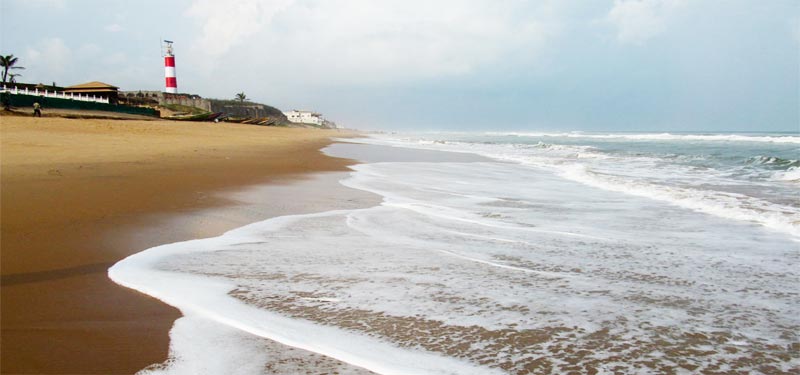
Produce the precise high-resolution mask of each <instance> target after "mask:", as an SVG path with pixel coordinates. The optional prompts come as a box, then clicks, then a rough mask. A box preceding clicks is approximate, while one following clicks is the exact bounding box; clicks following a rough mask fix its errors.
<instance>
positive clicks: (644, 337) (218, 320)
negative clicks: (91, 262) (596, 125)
mask: <svg viewBox="0 0 800 375" xmlns="http://www.w3.org/2000/svg"><path fill="white" fill-rule="evenodd" d="M352 147H358V146H352ZM339 156H345V155H339ZM342 183H343V184H345V185H347V186H349V187H352V188H355V189H359V190H364V191H368V192H372V193H374V194H378V195H379V196H381V197H382V199H383V202H382V203H381V204H380V205H378V206H375V207H368V208H363V209H352V210H338V211H329V212H322V213H317V214H309V215H295V216H289V217H281V218H276V219H270V220H267V221H264V222H260V223H254V224H252V225H249V226H246V227H243V228H240V229H237V230H234V231H231V232H228V233H226V234H225V235H223V236H221V237H217V238H212V239H206V240H196V241H190V242H184V243H179V244H171V245H165V246H162V247H159V248H154V249H150V250H147V251H145V252H143V253H140V254H136V255H134V256H132V257H130V258H127V259H125V260H123V261H122V262H120V263H118V264H117V265H115V266H114V267H113V268H112V269H111V270H110V271H109V275H110V276H111V277H112V278H113V279H114V280H115V281H117V282H119V283H121V284H123V285H126V286H129V287H132V288H134V289H138V290H140V291H143V292H145V293H148V294H150V295H153V296H154V297H156V298H159V299H161V300H163V301H165V302H167V303H169V304H172V305H174V306H176V307H178V308H180V309H181V311H182V312H183V313H184V314H185V315H186V316H187V317H188V318H189V319H203V320H207V321H211V322H214V323H215V324H222V325H224V326H227V327H231V328H234V329H236V330H239V331H241V332H246V333H249V334H252V335H255V336H259V337H265V338H270V339H273V340H276V341H278V342H281V343H284V344H286V345H290V346H293V347H297V348H301V349H304V350H308V351H312V352H315V353H321V354H324V355H326V356H330V357H332V358H336V359H339V360H341V361H343V362H346V363H350V364H354V365H356V366H360V367H363V368H366V369H370V370H372V371H375V372H378V373H387V374H389V373H410V374H420V373H432V374H439V373H466V374H468V373H498V372H499V373H565V372H568V371H578V372H595V371H596V372H598V373H606V372H607V373H613V372H615V371H616V372H620V371H621V372H627V373H660V372H664V371H674V372H681V371H684V370H685V369H688V368H691V369H693V371H698V372H699V371H704V370H708V371H712V370H715V369H725V368H728V369H736V370H740V371H749V372H753V373H758V372H765V371H767V370H765V369H776V370H777V371H789V370H790V369H792V368H796V367H797V365H798V363H799V362H798V358H797V354H796V350H794V349H792V348H796V346H797V345H798V336H797V332H798V331H800V320H798V316H800V310H798V306H800V295H798V293H797V285H798V283H799V282H800V275H798V272H797V263H798V251H797V244H796V243H795V242H793V241H792V237H790V236H788V235H783V234H780V233H775V232H770V231H767V230H764V229H763V228H762V227H761V226H759V225H754V224H753V223H750V222H744V221H737V220H726V219H723V218H718V217H716V216H712V215H707V214H704V213H701V212H695V211H693V210H688V209H685V208H682V207H679V206H676V205H672V204H666V203H664V202H659V201H657V200H652V199H648V198H644V197H638V196H632V195H630V194H628V193H623V192H618V191H610V190H608V189H597V188H595V187H593V186H590V185H587V184H585V183H578V182H577V181H573V180H569V179H565V178H564V177H563V176H560V175H559V174H557V173H553V171H551V170H547V169H542V168H538V167H531V166H529V165H525V164H514V163H501V162H486V161H484V162H472V163H461V162H448V163H431V162H415V163H408V162H381V163H370V164H361V165H357V166H355V167H353V173H352V174H351V175H350V177H349V178H347V179H345V180H344V181H342ZM176 332H180V330H179V331H176ZM231 342H234V344H233V345H234V346H235V345H239V344H235V341H231ZM190 345H191V344H190ZM242 345H249V344H247V343H244V344H242ZM175 349H176V351H177V353H173V354H174V355H175V356H174V358H176V360H175V363H180V361H181V360H182V359H181V358H183V360H184V361H191V358H192V356H190V355H186V356H181V354H180V352H182V351H185V350H187V349H181V348H180V347H176V348H175ZM233 349H235V348H233ZM195 352H197V351H195ZM241 353H252V352H251V349H247V348H242V351H241V352H240V354H241ZM220 354H222V353H214V352H213V351H210V352H209V353H207V356H217V355H220ZM247 355H248V354H241V355H236V356H234V355H230V357H231V358H239V359H236V361H241V360H244V359H241V358H245V357H246V356H247ZM251 355H252V356H253V361H255V362H259V363H261V362H263V361H264V360H265V359H264V358H263V357H262V356H260V355H257V354H251ZM243 356H244V357H243ZM266 360H267V361H269V359H266ZM178 367H180V366H175V368H178ZM168 371H169V369H168ZM253 371H254V372H253V373H257V372H255V371H256V370H253ZM173 373H178V372H173Z"/></svg>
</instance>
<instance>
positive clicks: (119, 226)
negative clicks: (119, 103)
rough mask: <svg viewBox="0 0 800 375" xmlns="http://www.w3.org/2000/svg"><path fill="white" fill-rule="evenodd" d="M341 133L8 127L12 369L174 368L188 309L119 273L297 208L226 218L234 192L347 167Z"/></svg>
mask: <svg viewBox="0 0 800 375" xmlns="http://www.w3.org/2000/svg"><path fill="white" fill-rule="evenodd" d="M341 135H343V134H341V133H335V132H333V131H320V130H306V129H288V128H266V127H258V126H248V125H235V124H212V123H182V122H169V121H117V120H99V119H98V120H86V119H82V120H78V119H75V120H71V119H61V118H41V119H34V118H30V117H17V116H4V117H2V118H0V140H1V141H2V143H1V144H0V146H1V150H2V151H1V154H0V161H1V162H2V164H1V166H2V170H1V172H2V179H1V180H0V181H1V182H2V185H1V186H0V188H1V191H2V207H1V208H2V212H1V216H0V220H1V223H2V243H1V246H0V247H1V248H2V252H1V253H0V255H2V259H1V260H2V262H1V264H2V352H3V360H2V373H4V374H31V373H47V374H68V373H69V374H73V373H80V374H127V373H134V372H136V371H138V370H140V369H142V368H144V367H146V366H148V365H150V364H153V363H159V362H162V361H164V360H165V359H166V357H167V349H168V344H169V336H168V331H169V329H170V327H171V326H172V324H173V321H174V320H175V319H176V318H178V317H179V316H180V314H179V312H178V311H177V310H175V309H173V308H170V307H169V306H167V305H165V304H163V303H161V302H159V301H157V300H155V299H152V298H149V297H147V296H145V295H142V294H140V293H137V292H135V291H132V290H128V289H126V288H123V287H120V286H118V285H116V284H114V283H113V282H111V281H110V280H109V279H108V278H107V275H106V270H107V269H108V268H109V267H110V266H111V265H112V264H114V263H115V262H117V261H118V260H120V259H122V258H124V257H126V256H128V255H131V254H133V253H136V252H138V251H141V250H144V249H146V248H149V247H152V246H156V245H159V244H163V243H170V242H176V241H181V240H188V239H192V238H199V237H208V236H213V235H218V234H220V233H222V232H223V231H225V230H228V229H232V228H234V227H237V226H239V225H242V224H243V223H246V222H247V221H248V220H258V219H263V218H264V217H260V216H264V215H267V216H269V215H273V214H276V213H281V214H285V213H286V211H291V210H294V209H296V208H297V207H298V205H300V204H301V202H297V201H295V202H293V203H291V202H290V201H292V200H293V199H294V200H296V199H297V197H287V196H277V197H275V199H266V200H265V202H262V205H261V207H262V208H261V209H260V210H259V211H258V212H256V213H253V212H250V213H248V214H243V215H242V218H241V219H238V220H231V219H230V218H231V217H232V215H233V216H236V215H238V214H237V213H233V214H228V215H226V216H220V215H216V214H214V212H215V211H214V209H221V208H224V207H227V208H226V209H227V210H228V211H230V210H231V208H230V207H232V206H234V205H235V202H233V201H232V200H230V199H226V198H225V197H224V195H222V194H221V193H223V192H226V191H232V190H236V189H237V188H241V187H244V186H251V185H255V184H263V183H278V184H283V183H287V182H289V181H296V180H298V179H300V178H302V177H303V176H304V175H308V173H311V172H325V171H343V170H346V166H347V165H348V164H350V163H352V162H351V161H349V160H344V159H335V158H331V157H327V156H324V155H323V154H322V153H320V151H319V150H320V148H322V147H323V146H325V145H327V144H329V143H330V142H331V141H330V140H329V138H330V137H331V136H341ZM282 194H284V195H291V194H292V191H291V189H284V190H283V193H282ZM270 207H272V208H270ZM233 211H236V210H235V209H234V210H233ZM272 211H274V212H272ZM242 212H243V210H240V212H239V214H241V213H242ZM247 215H250V216H259V217H245V216H247Z"/></svg>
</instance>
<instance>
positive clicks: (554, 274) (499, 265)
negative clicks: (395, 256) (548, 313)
mask: <svg viewBox="0 0 800 375" xmlns="http://www.w3.org/2000/svg"><path fill="white" fill-rule="evenodd" d="M437 251H438V252H440V253H443V254H447V255H450V256H453V257H456V258H459V259H464V260H468V261H470V262H475V263H481V264H486V265H489V266H492V267H497V268H503V269H507V270H512V271H519V272H524V273H533V274H538V275H542V276H549V277H552V278H555V279H563V278H573V277H574V276H572V275H565V274H562V273H557V272H550V271H537V270H532V269H530V268H524V267H516V266H509V265H507V264H502V263H494V262H490V261H488V260H483V259H478V258H473V257H468V256H466V255H462V254H458V253H454V252H452V251H447V250H437Z"/></svg>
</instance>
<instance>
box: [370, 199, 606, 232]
mask: <svg viewBox="0 0 800 375" xmlns="http://www.w3.org/2000/svg"><path fill="white" fill-rule="evenodd" d="M382 204H383V205H385V206H391V207H397V208H405V209H408V210H411V211H414V212H417V213H420V214H423V215H428V216H433V217H438V218H442V219H447V220H454V221H461V222H464V223H470V224H476V225H481V226H485V227H490V228H499V229H508V230H518V231H525V232H533V233H545V234H557V235H562V236H569V237H579V238H588V239H593V240H598V241H608V240H609V239H607V238H603V237H596V236H590V235H588V234H580V233H572V232H563V231H557V230H546V229H534V228H523V227H512V226H507V225H497V224H491V223H484V222H480V221H477V220H471V219H466V218H461V217H456V216H451V215H444V214H440V213H434V212H430V211H429V210H424V209H419V208H416V207H415V206H424V207H431V208H437V207H438V208H444V207H440V206H435V205H429V204H420V203H391V202H383V203H382Z"/></svg>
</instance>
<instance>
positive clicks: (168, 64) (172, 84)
mask: <svg viewBox="0 0 800 375" xmlns="http://www.w3.org/2000/svg"><path fill="white" fill-rule="evenodd" d="M164 43H165V44H166V46H165V47H166V53H165V54H164V78H165V79H166V90H165V91H166V92H168V93H170V94H177V93H178V78H176V77H175V55H174V54H173V53H172V41H171V40H165V41H164Z"/></svg>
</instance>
